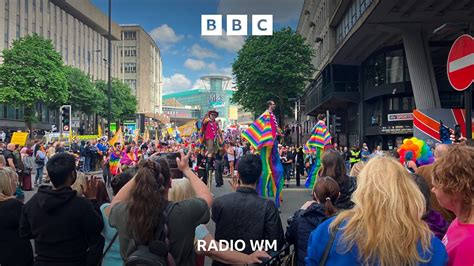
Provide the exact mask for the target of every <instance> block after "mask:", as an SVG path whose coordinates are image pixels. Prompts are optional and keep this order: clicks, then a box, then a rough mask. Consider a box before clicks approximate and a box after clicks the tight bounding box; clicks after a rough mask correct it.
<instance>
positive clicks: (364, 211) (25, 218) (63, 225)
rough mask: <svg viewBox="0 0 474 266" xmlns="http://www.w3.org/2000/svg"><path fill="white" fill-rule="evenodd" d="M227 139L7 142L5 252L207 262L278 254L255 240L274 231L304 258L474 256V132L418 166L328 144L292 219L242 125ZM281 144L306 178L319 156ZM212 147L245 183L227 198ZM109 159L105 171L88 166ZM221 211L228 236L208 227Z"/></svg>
mask: <svg viewBox="0 0 474 266" xmlns="http://www.w3.org/2000/svg"><path fill="white" fill-rule="evenodd" d="M224 139H225V141H224V145H221V146H218V147H217V152H216V154H215V157H214V158H210V157H209V156H208V154H207V151H205V149H202V148H200V147H199V146H198V145H195V143H187V142H186V140H185V141H184V142H183V143H181V144H178V143H176V142H173V143H171V142H168V143H163V142H160V143H155V142H154V141H152V140H148V141H145V142H141V143H136V142H135V141H131V142H130V143H124V145H122V143H114V145H109V144H108V143H107V142H106V141H105V140H103V139H102V140H98V141H91V142H83V143H78V142H77V141H76V140H75V141H74V142H73V143H72V145H71V147H70V148H69V149H68V150H66V149H65V147H64V145H63V144H62V143H52V144H47V145H45V144H43V143H41V142H40V141H36V142H34V143H32V145H27V146H26V147H21V146H18V145H14V144H12V143H9V144H6V145H5V144H0V149H1V152H2V156H0V217H1V218H0V239H1V241H0V243H1V244H0V245H1V247H0V250H2V252H1V253H0V265H2V266H8V265H33V264H34V265H98V264H102V265H122V264H125V265H136V264H133V263H142V262H143V260H146V258H148V259H150V260H157V261H162V262H164V263H166V264H167V265H204V257H205V256H208V257H209V258H211V259H212V260H213V261H214V262H213V265H226V264H251V263H260V262H262V261H264V260H266V259H268V258H270V257H271V255H272V254H273V253H272V252H271V251H270V250H254V249H252V248H251V245H250V244H249V243H250V241H252V240H268V241H274V242H275V243H276V244H277V245H276V248H277V250H280V249H281V248H283V247H284V246H285V245H293V246H294V248H293V250H294V256H295V265H324V264H325V265H352V264H370V265H372V264H378V265H473V264H474V258H473V256H472V251H474V250H473V247H474V205H473V204H474V203H473V197H474V178H473V173H474V147H472V142H471V141H466V142H465V143H463V144H452V145H445V144H440V145H438V146H437V147H436V149H435V152H434V156H435V162H434V164H432V165H426V166H421V167H417V166H415V167H416V168H415V167H412V166H410V165H403V164H401V163H400V162H398V161H397V160H396V158H395V157H394V156H393V155H392V154H389V153H386V152H382V151H381V149H380V148H376V149H375V151H374V152H372V153H370V152H367V150H368V149H367V145H365V144H363V145H362V148H361V149H360V150H359V149H358V148H356V147H353V148H352V149H351V150H350V151H348V150H347V148H342V147H337V146H336V147H332V148H331V149H328V150H326V151H324V153H323V154H322V158H321V162H320V163H321V168H320V169H319V171H318V173H317V176H318V178H317V181H316V183H315V185H314V187H313V188H312V199H311V200H309V201H308V202H306V203H305V204H304V205H303V206H302V207H301V208H300V209H299V210H297V211H296V212H295V213H294V215H293V216H292V217H291V218H290V219H289V221H288V228H287V229H286V232H285V230H284V229H283V225H282V222H281V220H280V214H279V210H278V208H277V206H276V205H275V203H274V202H273V201H271V200H269V199H265V198H264V197H260V196H259V194H258V192H257V185H258V182H259V178H260V177H261V174H262V160H261V158H260V156H258V154H257V151H256V150H255V149H253V148H252V147H251V146H250V145H249V144H248V143H247V142H246V141H245V140H243V139H240V136H239V135H238V134H231V135H227V136H226V137H225V138H224ZM176 152H179V153H180V155H179V156H178V158H177V161H176V162H175V163H176V167H177V168H179V170H180V171H181V172H182V173H183V175H184V177H185V178H173V177H174V176H173V171H172V169H170V162H169V158H168V157H165V156H162V154H163V153H176ZM278 154H279V155H280V159H281V162H282V165H283V168H284V179H285V186H289V184H290V183H289V181H290V180H291V179H292V178H294V179H295V180H296V185H297V186H300V179H304V178H305V176H307V174H308V171H309V169H310V168H311V165H312V164H313V163H315V162H314V160H315V158H314V155H313V154H311V153H309V154H308V153H305V152H304V150H303V148H302V147H294V146H285V145H278ZM88 158H89V159H88ZM209 160H212V163H213V170H214V172H215V177H216V178H215V180H216V181H215V182H216V186H218V187H219V186H222V185H223V182H224V181H223V175H225V174H226V175H228V176H229V177H230V180H231V183H232V187H233V188H234V192H231V193H229V194H226V195H224V196H221V197H218V198H214V197H213V195H212V193H211V191H210V189H209V186H208V185H207V182H209V177H208V176H207V175H208V173H209V171H208V170H209V169H207V165H208V164H209ZM100 168H102V170H103V171H102V173H103V177H86V176H85V174H84V173H87V172H90V171H94V170H96V169H100ZM44 170H46V171H44ZM412 170H414V171H412ZM43 172H46V174H45V175H44V174H43ZM305 172H306V173H305ZM28 180H29V182H28ZM32 180H34V184H35V185H37V186H39V188H38V190H37V193H36V194H34V196H33V197H32V198H31V199H30V200H29V201H27V202H26V203H25V204H24V202H23V199H24V195H23V192H22V190H30V189H33V187H32V186H31V185H32V184H31V181H32ZM303 181H304V180H303ZM46 182H50V183H51V184H47V185H44V183H46ZM107 186H110V187H111V190H112V195H110V196H109V193H108V192H107V188H106V187H107ZM211 219H212V220H213V222H214V223H215V224H216V229H215V233H214V235H213V234H211V233H210V232H209V230H208V228H207V227H206V224H207V223H208V222H209V221H210V220H211ZM31 239H32V240H33V241H32V242H31V241H30V240H31ZM198 240H200V241H204V243H205V244H204V246H203V247H204V248H203V247H201V249H198V248H197V245H196V243H197V242H198ZM222 240H227V241H237V240H243V241H244V242H245V243H246V245H245V249H243V250H242V251H240V252H239V251H235V250H216V249H212V248H211V247H212V243H213V241H222ZM31 243H33V244H34V252H33V248H32V244H31ZM151 251H154V252H151ZM34 253H35V255H34ZM321 263H323V264H321Z"/></svg>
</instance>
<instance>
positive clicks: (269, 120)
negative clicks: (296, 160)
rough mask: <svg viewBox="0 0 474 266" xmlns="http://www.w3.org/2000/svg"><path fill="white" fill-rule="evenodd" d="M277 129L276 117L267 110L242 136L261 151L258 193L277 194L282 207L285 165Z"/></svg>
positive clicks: (262, 194)
mask: <svg viewBox="0 0 474 266" xmlns="http://www.w3.org/2000/svg"><path fill="white" fill-rule="evenodd" d="M277 131H278V124H277V122H276V118H275V116H274V115H273V113H272V112H270V111H268V110H267V111H265V112H264V113H263V114H262V115H261V116H260V117H259V118H257V120H255V122H254V123H253V124H252V125H250V127H249V128H248V129H247V130H246V131H244V132H242V137H243V138H245V139H246V140H247V141H248V142H249V143H250V144H251V145H252V146H253V147H254V148H255V149H256V150H258V151H259V153H260V158H261V159H262V175H261V176H260V180H259V182H258V184H257V192H258V194H259V195H260V196H262V197H273V196H275V204H276V206H277V207H280V193H281V190H282V189H283V166H282V164H281V161H280V155H279V153H278V140H277Z"/></svg>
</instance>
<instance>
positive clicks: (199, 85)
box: [191, 79, 204, 90]
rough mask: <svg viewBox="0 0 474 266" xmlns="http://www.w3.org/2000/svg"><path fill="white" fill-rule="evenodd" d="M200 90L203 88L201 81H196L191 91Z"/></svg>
mask: <svg viewBox="0 0 474 266" xmlns="http://www.w3.org/2000/svg"><path fill="white" fill-rule="evenodd" d="M200 88H204V84H203V81H202V80H201V79H196V80H195V81H194V84H193V86H192V87H191V89H193V90H194V89H200Z"/></svg>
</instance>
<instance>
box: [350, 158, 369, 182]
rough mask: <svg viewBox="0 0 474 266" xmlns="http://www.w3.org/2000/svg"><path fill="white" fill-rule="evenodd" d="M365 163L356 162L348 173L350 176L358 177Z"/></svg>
mask: <svg viewBox="0 0 474 266" xmlns="http://www.w3.org/2000/svg"><path fill="white" fill-rule="evenodd" d="M365 164H366V162H358V163H355V164H354V166H352V169H351V172H350V173H349V175H350V176H353V177H355V178H357V177H358V176H359V173H360V171H362V168H364V166H365Z"/></svg>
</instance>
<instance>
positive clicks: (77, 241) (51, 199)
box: [20, 186, 104, 265]
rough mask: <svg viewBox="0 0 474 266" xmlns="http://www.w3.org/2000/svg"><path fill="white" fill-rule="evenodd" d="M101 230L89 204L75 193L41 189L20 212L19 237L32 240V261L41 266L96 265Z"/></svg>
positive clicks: (102, 244)
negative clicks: (33, 256) (50, 265)
mask: <svg viewBox="0 0 474 266" xmlns="http://www.w3.org/2000/svg"><path fill="white" fill-rule="evenodd" d="M103 226H104V225H103V222H102V217H101V216H100V214H99V213H97V212H96V211H95V210H94V207H93V206H92V203H91V202H90V201H89V200H87V199H85V198H80V197H77V196H76V191H74V190H72V189H71V188H64V189H61V190H57V191H55V190H53V189H52V188H51V187H47V186H42V187H40V188H39V190H38V193H36V194H35V195H34V196H33V197H32V198H31V199H30V200H29V201H28V202H27V203H26V204H25V206H24V208H23V210H22V214H21V220H20V237H28V238H30V239H34V240H35V252H36V254H37V255H38V257H37V258H36V261H39V262H41V264H42V265H48V262H50V263H51V264H54V265H58V263H59V264H62V265H97V264H98V262H99V261H100V257H101V255H102V250H103V247H104V238H103V237H102V236H101V234H100V233H101V231H102V228H103Z"/></svg>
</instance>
